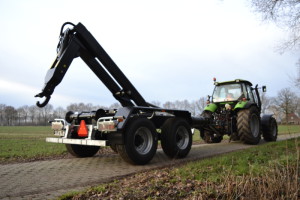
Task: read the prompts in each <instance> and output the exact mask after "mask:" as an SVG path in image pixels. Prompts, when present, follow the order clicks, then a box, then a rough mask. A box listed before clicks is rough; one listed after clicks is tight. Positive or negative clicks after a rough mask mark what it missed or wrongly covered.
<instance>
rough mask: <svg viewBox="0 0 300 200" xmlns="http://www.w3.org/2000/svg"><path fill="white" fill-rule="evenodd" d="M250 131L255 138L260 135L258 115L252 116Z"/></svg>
mask: <svg viewBox="0 0 300 200" xmlns="http://www.w3.org/2000/svg"><path fill="white" fill-rule="evenodd" d="M250 129H251V132H252V135H253V136H254V137H258V135H259V119H258V117H257V116H256V115H252V116H251V121H250Z"/></svg>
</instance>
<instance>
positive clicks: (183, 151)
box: [161, 118, 193, 158]
mask: <svg viewBox="0 0 300 200" xmlns="http://www.w3.org/2000/svg"><path fill="white" fill-rule="evenodd" d="M192 140H193V139H192V131H191V127H190V125H189V124H188V122H187V121H186V120H184V119H182V118H170V119H168V120H166V121H165V123H164V124H163V126H162V128H161V146H162V149H163V151H164V152H165V154H166V155H167V156H168V157H170V158H184V157H186V156H187V154H188V153H189V152H190V150H191V147H192Z"/></svg>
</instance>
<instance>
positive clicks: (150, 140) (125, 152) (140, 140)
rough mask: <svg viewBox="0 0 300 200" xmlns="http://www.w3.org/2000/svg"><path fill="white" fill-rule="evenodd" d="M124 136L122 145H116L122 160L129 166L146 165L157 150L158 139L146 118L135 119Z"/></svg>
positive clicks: (152, 125) (151, 124) (153, 127)
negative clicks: (129, 164)
mask: <svg viewBox="0 0 300 200" xmlns="http://www.w3.org/2000/svg"><path fill="white" fill-rule="evenodd" d="M124 134H125V141H124V144H122V145H116V147H117V151H118V153H119V154H120V156H121V157H122V158H123V160H125V161H126V162H128V163H131V164H137V165H144V164H147V163H148V162H149V161H150V160H151V159H152V158H153V157H154V155H155V153H156V149H157V141H158V138H157V132H156V129H155V126H154V124H153V123H152V122H151V121H150V120H149V119H147V118H135V119H133V120H132V121H131V123H129V124H128V125H127V128H126V131H125V133H124Z"/></svg>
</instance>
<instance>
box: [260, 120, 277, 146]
mask: <svg viewBox="0 0 300 200" xmlns="http://www.w3.org/2000/svg"><path fill="white" fill-rule="evenodd" d="M262 132H263V136H264V140H265V141H266V142H271V141H276V140H277V135H278V128H277V122H276V120H275V119H274V118H273V117H271V119H270V121H269V123H268V124H267V125H265V126H263V130H262Z"/></svg>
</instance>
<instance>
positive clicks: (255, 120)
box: [237, 106, 261, 144]
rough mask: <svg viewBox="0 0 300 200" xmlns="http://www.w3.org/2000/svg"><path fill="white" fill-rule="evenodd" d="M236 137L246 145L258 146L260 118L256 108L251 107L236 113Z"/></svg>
mask: <svg viewBox="0 0 300 200" xmlns="http://www.w3.org/2000/svg"><path fill="white" fill-rule="evenodd" d="M237 129H238V136H239V138H240V140H241V141H243V142H244V143H246V144H258V143H259V141H260V139H261V135H260V116H259V111H258V109H257V108H256V107H254V106H252V107H250V108H248V109H243V110H240V111H239V112H238V117H237Z"/></svg>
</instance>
